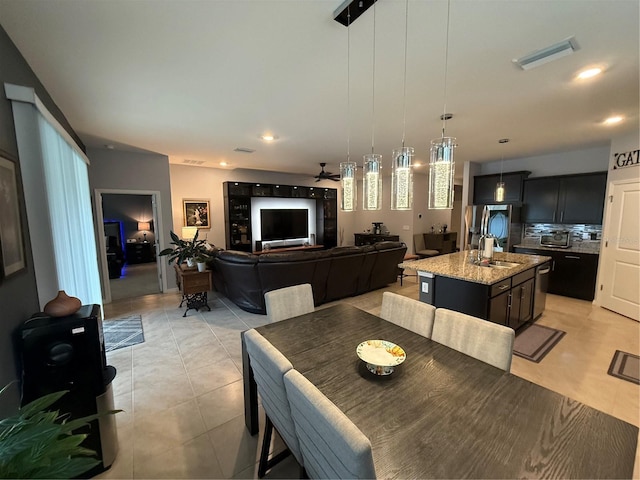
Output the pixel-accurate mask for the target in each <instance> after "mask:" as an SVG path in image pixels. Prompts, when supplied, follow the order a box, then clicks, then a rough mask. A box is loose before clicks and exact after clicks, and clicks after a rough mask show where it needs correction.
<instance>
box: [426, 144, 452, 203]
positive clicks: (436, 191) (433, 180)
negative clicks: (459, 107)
mask: <svg viewBox="0 0 640 480" xmlns="http://www.w3.org/2000/svg"><path fill="white" fill-rule="evenodd" d="M455 147H456V139H455V138H453V137H442V138H438V139H436V140H431V158H430V160H429V208H430V209H432V210H433V209H435V210H438V209H447V208H448V209H451V208H453V173H454V168H455V162H454V160H453V151H454V149H455Z"/></svg>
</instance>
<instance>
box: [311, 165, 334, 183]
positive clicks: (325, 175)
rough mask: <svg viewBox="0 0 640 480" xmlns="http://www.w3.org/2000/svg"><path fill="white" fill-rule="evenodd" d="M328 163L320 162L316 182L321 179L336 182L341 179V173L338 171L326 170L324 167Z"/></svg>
mask: <svg viewBox="0 0 640 480" xmlns="http://www.w3.org/2000/svg"><path fill="white" fill-rule="evenodd" d="M326 165H327V164H326V163H321V164H320V173H319V174H318V175H316V176H315V177H313V178H315V179H316V182H319V181H320V180H333V181H334V182H339V181H340V175H339V174H337V173H331V172H325V171H324V167H325V166H326Z"/></svg>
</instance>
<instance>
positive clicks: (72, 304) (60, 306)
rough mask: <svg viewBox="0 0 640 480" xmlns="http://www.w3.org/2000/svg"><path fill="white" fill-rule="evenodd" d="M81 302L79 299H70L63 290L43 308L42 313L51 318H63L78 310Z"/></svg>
mask: <svg viewBox="0 0 640 480" xmlns="http://www.w3.org/2000/svg"><path fill="white" fill-rule="evenodd" d="M81 306H82V302H81V301H80V299H79V298H76V297H70V296H69V295H67V294H66V293H65V291H64V290H60V291H59V292H58V295H57V296H56V298H54V299H53V300H49V301H48V302H47V304H46V305H45V306H44V313H46V314H47V315H50V316H52V317H65V316H67V315H71V314H72V313H76V312H77V311H78V310H80V307H81Z"/></svg>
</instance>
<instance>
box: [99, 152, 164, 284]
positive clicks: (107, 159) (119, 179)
mask: <svg viewBox="0 0 640 480" xmlns="http://www.w3.org/2000/svg"><path fill="white" fill-rule="evenodd" d="M87 156H88V157H89V160H90V161H91V166H90V167H89V186H90V188H91V191H92V192H93V191H95V190H96V189H100V190H120V191H125V190H129V191H131V193H135V192H140V191H158V192H160V204H161V209H162V217H161V218H160V219H159V225H156V226H155V228H156V232H157V238H158V242H159V243H160V250H162V249H163V248H166V247H168V246H169V245H170V243H171V237H170V236H169V230H170V229H171V228H172V226H173V219H172V215H171V181H170V179H169V157H167V156H166V155H160V154H156V153H138V152H125V151H120V150H108V149H106V148H88V149H87ZM123 193H124V192H123ZM94 208H95V205H94ZM99 231H101V230H99ZM164 264H166V262H164ZM169 272H173V270H169ZM166 278H167V286H168V288H176V279H175V276H174V275H172V274H171V273H168V274H166Z"/></svg>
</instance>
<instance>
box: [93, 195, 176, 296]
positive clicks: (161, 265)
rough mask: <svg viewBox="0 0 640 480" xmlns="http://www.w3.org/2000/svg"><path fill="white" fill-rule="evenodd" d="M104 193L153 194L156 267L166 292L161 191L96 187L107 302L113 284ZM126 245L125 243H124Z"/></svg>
mask: <svg viewBox="0 0 640 480" xmlns="http://www.w3.org/2000/svg"><path fill="white" fill-rule="evenodd" d="M104 194H116V195H149V196H151V203H152V212H153V227H154V234H155V238H156V242H155V248H156V269H157V272H158V281H159V286H160V293H164V292H166V291H167V290H168V287H167V268H166V265H165V262H162V261H161V258H160V255H158V253H159V252H160V251H162V250H163V249H164V237H163V236H162V235H161V234H160V232H164V225H163V224H162V205H161V203H160V191H159V190H123V189H115V188H96V189H94V201H95V210H94V218H95V222H96V236H97V241H98V252H99V255H98V257H99V261H100V280H101V282H102V297H103V302H104V303H105V304H107V303H111V285H110V284H109V266H108V263H107V245H106V243H105V240H104V233H102V232H104V228H103V227H102V225H103V223H104V212H103V211H102V196H103V195H104ZM123 247H124V245H123Z"/></svg>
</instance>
